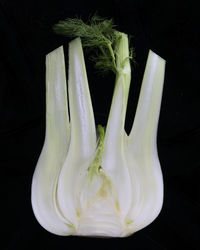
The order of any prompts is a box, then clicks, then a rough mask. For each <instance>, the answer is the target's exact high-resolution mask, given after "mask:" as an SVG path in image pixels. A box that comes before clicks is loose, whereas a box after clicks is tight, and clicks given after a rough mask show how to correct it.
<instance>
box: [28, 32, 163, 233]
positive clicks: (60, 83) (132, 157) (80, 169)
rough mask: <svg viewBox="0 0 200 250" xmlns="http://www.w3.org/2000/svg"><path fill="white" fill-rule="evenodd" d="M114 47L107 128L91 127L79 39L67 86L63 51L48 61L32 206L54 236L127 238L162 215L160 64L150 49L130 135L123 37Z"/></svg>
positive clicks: (128, 75)
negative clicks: (158, 142)
mask: <svg viewBox="0 0 200 250" xmlns="http://www.w3.org/2000/svg"><path fill="white" fill-rule="evenodd" d="M118 46H119V47H118V54H117V65H116V66H117V74H116V84H115V89H114V94H113V99H112V104H111V109H110V114H109V119H108V123H107V126H106V128H104V127H102V126H101V125H99V126H98V127H97V128H96V125H95V120H94V114H93V108H92V103H91V98H90V92H89V87H88V80H87V74H86V67H85V62H84V55H83V50H82V44H81V39H80V38H76V39H74V40H72V41H71V42H70V44H69V74H68V75H69V79H68V82H67V83H66V76H65V62H64V53H63V47H59V48H58V49H56V50H54V51H53V52H51V53H50V54H48V55H47V57H46V136H45V142H44V146H43V149H42V152H41V155H40V158H39V160H38V163H37V166H36V169H35V172H34V175H33V180H32V197H31V200H32V207H33V211H34V214H35V217H36V218H37V220H38V222H39V223H40V224H41V226H42V227H44V228H45V229H46V230H48V231H49V232H51V233H54V234H57V235H81V236H101V237H125V236H128V235H131V234H133V233H134V232H136V231H138V230H140V229H142V228H144V227H146V226H147V225H149V224H150V223H151V222H152V221H153V220H154V219H155V218H156V217H157V216H158V214H159V212H160V210H161V207H162V203H163V178H162V172H161V168H160V163H159V159H158V154H157V145H156V135H157V127H158V118H159V112H160V105H161V97H162V89H163V82H164V71H165V61H164V60H163V59H162V58H161V57H159V56H158V55H156V54H155V53H154V52H152V51H149V55H148V60H147V64H146V69H145V73H144V77H143V82H142V87H141V93H140V97H139V101H138V106H137V111H136V115H135V119H134V123H133V127H132V129H131V132H130V134H129V135H127V134H126V132H125V130H124V124H125V115H126V107H127V100H128V92H129V86H130V81H131V68H130V62H129V54H128V53H129V50H128V38H127V36H126V35H125V34H123V33H122V38H121V40H120V42H119V45H118ZM68 97H69V100H68ZM102 105H103V103H102ZM68 106H69V107H68ZM68 110H69V114H68ZM69 117H70V118H69Z"/></svg>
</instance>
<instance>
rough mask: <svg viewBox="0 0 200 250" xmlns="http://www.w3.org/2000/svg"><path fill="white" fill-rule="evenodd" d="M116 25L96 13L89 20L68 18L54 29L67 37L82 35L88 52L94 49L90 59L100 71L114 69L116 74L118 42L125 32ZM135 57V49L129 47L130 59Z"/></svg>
mask: <svg viewBox="0 0 200 250" xmlns="http://www.w3.org/2000/svg"><path fill="white" fill-rule="evenodd" d="M115 27H116V26H115V25H114V23H113V20H112V19H106V18H102V17H100V16H98V15H94V16H92V17H91V18H90V19H89V20H88V22H84V21H83V20H81V19H79V18H68V19H66V20H64V21H60V22H59V23H57V24H55V25H54V26H53V30H54V32H55V33H57V34H61V35H64V36H66V37H71V38H76V37H80V38H81V41H82V45H83V47H85V48H86V50H87V52H90V50H92V55H91V56H90V60H92V61H93V62H94V63H95V68H96V69H97V70H98V72H99V73H103V74H105V73H107V72H109V71H112V72H114V73H115V74H116V73H117V71H118V67H117V51H118V44H119V41H120V39H121V38H122V36H123V35H125V34H124V33H122V32H119V31H117V30H116V29H115ZM94 50H95V51H94ZM133 58H134V49H133V48H129V56H128V59H133Z"/></svg>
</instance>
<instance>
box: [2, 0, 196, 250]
mask: <svg viewBox="0 0 200 250" xmlns="http://www.w3.org/2000/svg"><path fill="white" fill-rule="evenodd" d="M195 3H196V2H195V1H180V2H178V1H158V0H157V1H156V0H151V1H148V0H147V1H144V0H137V1H136V0H133V1H131V0H123V1H120V0H101V1H80V0H79V1H77V0H73V1H69V0H62V1H61V0H56V1H50V0H49V1H47V0H43V1H42V0H40V1H38V0H34V1H25V0H0V41H1V46H0V147H1V149H0V173H1V179H0V183H1V188H0V192H1V196H0V199H1V205H0V206H1V209H2V212H1V223H0V229H1V236H2V237H1V249H38V250H40V249H48V250H50V249H69V248H72V247H73V249H78V248H79V249H80V247H83V248H87V249H88V248H89V249H97V248H101V249H102V248H103V249H104V248H108V247H110V248H112V249H135V250H138V249H148V250H151V249H153V250H157V249H190V250H192V249H199V247H198V246H199V245H198V236H199V234H200V221H199V218H198V216H199V210H200V184H199V180H200V170H199V169H200V158H199V155H200V152H199V150H200V98H199V84H200V76H199V63H198V60H199V40H198V36H199V18H198V7H197V5H196V4H195ZM95 11H98V13H99V15H101V16H104V17H112V18H114V20H115V23H116V24H117V25H118V29H119V30H121V31H124V32H126V33H129V34H131V35H132V36H133V46H134V48H135V51H136V58H135V59H136V62H137V64H136V65H134V66H133V73H132V85H131V90H130V98H129V103H128V113H127V122H126V130H127V132H128V131H130V128H131V125H132V121H133V117H134V112H135V109H136V104H137V98H138V95H139V90H140V84H141V81H142V76H143V72H144V67H145V62H146V59H147V53H148V50H149V49H152V50H153V51H154V52H156V53H158V54H159V55H160V56H162V57H163V58H164V59H166V61H167V65H166V77H165V86H164V92H163V100H162V107H161V114H160V121H159V130H158V152H159V158H160V162H161V166H162V171H163V175H164V184H165V196H164V205H163V209H162V211H161V213H160V215H159V217H158V218H157V219H156V220H155V221H154V222H153V223H152V224H151V225H149V226H148V227H146V228H145V229H143V230H141V231H139V232H137V233H136V234H134V235H133V236H131V237H128V238H125V239H94V238H80V237H58V236H55V235H53V234H50V233H48V232H47V231H45V230H44V229H43V228H42V227H41V226H40V225H39V224H38V222H37V221H36V219H35V218H34V215H33V213H32V209H31V203H30V188H31V179H32V174H33V172H34V168H35V166H36V163H37V159H38V157H39V155H40V152H41V149H42V146H43V142H44V133H45V55H46V54H47V53H49V52H50V51H52V50H54V49H55V48H57V47H58V46H60V45H62V44H63V45H64V46H65V52H66V51H67V42H68V40H67V39H66V38H63V37H61V36H58V35H55V34H54V33H53V32H52V29H51V27H52V25H53V24H54V23H56V22H58V21H59V20H61V19H65V18H67V17H74V16H75V15H78V16H81V17H82V18H83V19H84V18H85V19H86V18H87V17H88V16H89V15H90V14H91V13H94V12H95ZM87 68H88V77H89V82H90V88H91V95H92V101H93V105H94V112H95V118H96V122H97V123H100V122H101V123H102V124H103V125H105V124H106V120H107V115H108V110H109V105H110V102H111V96H112V91H113V84H114V78H113V76H112V75H110V76H107V77H105V78H103V79H102V78H101V77H100V76H98V75H96V74H94V72H93V67H92V65H91V63H89V62H87ZM80 244H81V246H80Z"/></svg>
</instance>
